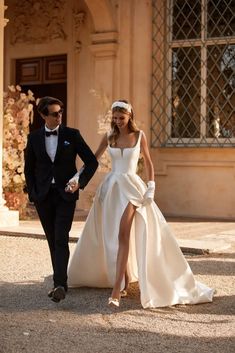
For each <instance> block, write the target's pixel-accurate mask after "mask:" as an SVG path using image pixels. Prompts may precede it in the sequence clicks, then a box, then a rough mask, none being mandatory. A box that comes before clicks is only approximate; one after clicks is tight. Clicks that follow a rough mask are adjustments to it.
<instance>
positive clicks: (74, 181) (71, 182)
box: [65, 167, 84, 192]
mask: <svg viewBox="0 0 235 353" xmlns="http://www.w3.org/2000/svg"><path fill="white" fill-rule="evenodd" d="M83 170H84V167H82V168H81V169H80V170H79V171H78V172H77V173H76V174H74V176H73V177H72V178H71V179H69V181H68V183H67V185H66V187H65V191H67V192H68V191H72V189H73V187H74V186H75V187H76V188H77V185H78V182H79V177H80V175H81V173H82V172H83Z"/></svg>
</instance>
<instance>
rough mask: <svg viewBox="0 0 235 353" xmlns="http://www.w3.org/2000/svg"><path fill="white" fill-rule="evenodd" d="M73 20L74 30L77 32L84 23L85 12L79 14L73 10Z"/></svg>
mask: <svg viewBox="0 0 235 353" xmlns="http://www.w3.org/2000/svg"><path fill="white" fill-rule="evenodd" d="M73 20H74V28H75V30H76V32H77V31H79V29H80V27H81V26H82V25H83V23H84V21H85V12H79V11H78V10H73Z"/></svg>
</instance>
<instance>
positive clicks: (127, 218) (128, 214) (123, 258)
mask: <svg viewBox="0 0 235 353" xmlns="http://www.w3.org/2000/svg"><path fill="white" fill-rule="evenodd" d="M135 210H136V207H135V206H133V205H132V204H131V203H129V204H128V205H127V207H126V209H125V211H124V213H123V215H122V218H121V222H120V228H119V236H118V239H119V248H118V254H117V265H116V280H115V284H114V287H113V291H112V298H117V299H119V298H120V288H121V283H122V280H123V277H124V276H125V273H126V267H127V260H128V254H129V243H130V231H131V225H132V221H133V218H134V215H135Z"/></svg>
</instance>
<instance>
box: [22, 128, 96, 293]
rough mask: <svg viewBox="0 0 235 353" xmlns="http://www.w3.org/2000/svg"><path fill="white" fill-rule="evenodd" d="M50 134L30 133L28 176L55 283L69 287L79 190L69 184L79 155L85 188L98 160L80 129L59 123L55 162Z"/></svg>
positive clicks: (43, 130)
mask: <svg viewBox="0 0 235 353" xmlns="http://www.w3.org/2000/svg"><path fill="white" fill-rule="evenodd" d="M46 138H50V137H45V128H44V127H43V128H41V129H39V130H36V131H34V132H32V133H30V134H29V136H28V143H27V147H26V150H25V178H26V185H27V190H28V194H29V199H30V201H32V202H34V204H35V206H36V209H37V212H38V215H39V218H40V221H41V223H42V226H43V229H44V231H45V234H46V237H47V240H48V244H49V248H50V253H51V259H52V265H53V270H54V285H55V287H57V286H58V285H62V286H65V287H66V283H67V266H68V260H69V247H68V240H69V231H70V229H71V225H72V220H73V216H74V210H75V206H76V200H77V199H78V196H79V192H78V191H76V192H75V193H73V194H71V193H68V192H65V186H66V184H67V182H68V181H69V179H71V178H72V177H73V176H74V175H75V174H76V172H77V169H76V157H77V155H78V156H79V157H80V158H81V160H82V161H83V163H84V170H83V172H82V174H81V175H80V177H79V184H80V188H81V189H83V188H84V187H85V186H86V185H87V183H88V182H89V180H90V179H91V178H92V176H93V174H94V173H95V171H96V169H97V166H98V162H97V160H96V158H95V156H94V154H93V153H92V151H91V150H90V148H89V147H88V145H87V144H86V142H85V141H84V139H83V138H82V136H81V134H80V132H79V131H78V130H76V129H72V128H68V127H62V126H60V127H59V136H58V145H57V150H56V154H55V159H54V162H52V160H51V158H50V157H49V155H48V154H47V151H46V145H45V139H46ZM52 181H54V182H55V183H52Z"/></svg>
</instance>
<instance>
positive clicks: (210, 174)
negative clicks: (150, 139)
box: [151, 148, 235, 219]
mask: <svg viewBox="0 0 235 353" xmlns="http://www.w3.org/2000/svg"><path fill="white" fill-rule="evenodd" d="M151 152H152V155H153V160H154V165H155V175H156V182H157V191H156V201H157V203H158V205H159V207H160V208H161V210H162V212H163V213H164V214H165V215H168V216H186V217H200V218H221V219H235V192H234V186H235V158H234V150H233V149H225V148H224V149H192V148H189V149H176V148H174V149H171V148H168V149H162V150H152V151H151Z"/></svg>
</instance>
